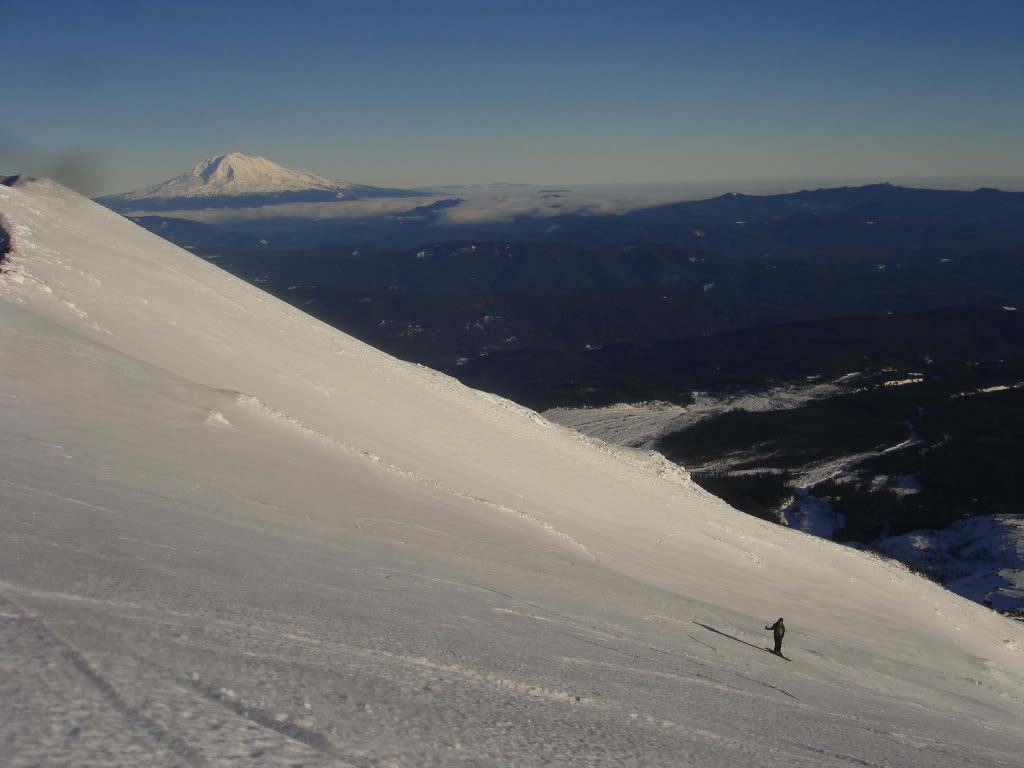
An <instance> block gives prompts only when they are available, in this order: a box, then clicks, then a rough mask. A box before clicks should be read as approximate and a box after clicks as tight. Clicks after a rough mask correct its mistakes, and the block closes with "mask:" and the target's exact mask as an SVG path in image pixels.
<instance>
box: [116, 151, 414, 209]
mask: <svg viewBox="0 0 1024 768" xmlns="http://www.w3.org/2000/svg"><path fill="white" fill-rule="evenodd" d="M419 194H421V193H418V192H411V191H409V190H404V189H387V188H383V187H371V186H367V185H365V184H353V183H351V182H345V181H334V180H332V179H328V178H326V177H324V176H319V175H317V174H315V173H308V172H306V171H293V170H291V169H290V168H285V167H284V166H283V165H278V164H277V163H275V162H272V161H270V160H267V159H266V158H264V157H252V156H249V155H243V154H241V153H240V152H229V153H227V154H224V155H216V156H215V157H211V158H208V159H206V160H203V161H202V162H200V163H197V164H196V165H194V166H192V167H191V168H189V169H188V170H187V171H185V172H184V173H182V174H181V175H179V176H175V177H174V178H173V179H169V180H167V181H165V182H163V183H161V184H156V185H154V186H151V187H145V188H143V189H138V190H133V191H131V192H124V193H121V194H116V195H106V196H104V197H98V198H96V202H98V203H100V204H101V205H105V206H106V207H107V208H110V209H112V210H114V211H118V212H119V213H125V212H128V211H168V210H182V209H193V210H194V209H200V208H248V207H254V206H262V205H276V204H279V203H314V202H330V201H339V200H356V199H359V198H364V197H413V196H417V195H419Z"/></svg>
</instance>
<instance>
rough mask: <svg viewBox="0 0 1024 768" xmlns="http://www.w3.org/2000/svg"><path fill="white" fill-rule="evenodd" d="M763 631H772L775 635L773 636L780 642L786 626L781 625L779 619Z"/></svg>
mask: <svg viewBox="0 0 1024 768" xmlns="http://www.w3.org/2000/svg"><path fill="white" fill-rule="evenodd" d="M765 629H770V630H772V631H773V632H774V633H775V636H776V637H777V638H779V639H780V640H781V639H782V637H783V636H784V635H785V634H786V625H785V624H783V623H782V619H779V620H778V621H776V622H775V623H774V624H772V625H771V626H770V627H765Z"/></svg>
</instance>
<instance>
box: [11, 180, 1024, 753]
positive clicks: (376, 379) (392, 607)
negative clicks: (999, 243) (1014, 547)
mask: <svg viewBox="0 0 1024 768" xmlns="http://www.w3.org/2000/svg"><path fill="white" fill-rule="evenodd" d="M0 215H2V217H3V220H4V221H5V222H6V226H7V228H8V229H9V230H10V233H11V236H12V245H13V250H12V253H11V255H10V264H9V265H8V271H7V272H6V273H4V274H2V275H0V355H2V361H3V364H2V366H0V424H2V429H0V521H2V527H0V635H2V639H0V701H2V704H3V713H4V716H3V717H2V718H0V764H3V765H9V766H22V767H27V766H57V765H62V766H63V765H77V766H82V765H104V766H114V765H120V766H223V765H229V764H235V765H246V766H250V765H251V766H285V765H287V766H295V765H303V766H339V765H341V766H535V765H573V766H615V767H616V768H621V767H622V766H660V765H664V766H680V765H692V766H730V767H734V766H786V768H792V767H793V766H844V767H849V766H874V767H880V766H887V767H888V766H922V767H923V766H929V767H932V766H949V767H950V768H954V767H955V768H963V767H964V766H1004V767H1006V768H1009V767H1010V766H1019V765H1020V745H1021V744H1022V743H1024V718H1022V716H1024V693H1022V690H1024V687H1022V686H1024V656H1022V653H1024V627H1022V625H1021V624H1019V623H1016V622H1013V621H1011V620H1008V619H1006V618H1004V617H1001V616H999V615H997V614H995V613H993V612H992V611H989V610H987V609H985V608H983V607H981V606H978V605H976V604H973V603H971V602H969V601H967V600H965V599H963V598H960V597H958V596H956V595H954V594H952V593H950V592H947V591H945V590H943V589H941V588H939V587H937V586H936V585H934V584H932V583H930V582H928V581H927V580H925V579H922V578H920V577H918V576H916V575H914V574H912V573H910V572H908V571H907V570H905V569H903V568H901V567H898V566H895V565H892V564H890V563H887V562H884V561H882V560H881V559H879V558H876V557H872V556H869V555H866V554H863V553H860V552H857V551H854V550H852V549H849V548H845V547H841V546H838V545H835V544H832V543H830V542H827V541H824V540H821V539H817V538H814V537H812V536H808V535H805V534H802V533H799V532H796V531H791V530H788V529H784V528H781V527H779V526H775V525H771V524H768V523H765V522H762V521H759V520H757V519H754V518H751V517H748V516H746V515H743V514H741V513H739V512H737V511H735V510H733V509H731V508H729V507H728V506H726V505H725V504H724V503H723V502H721V501H719V500H718V499H716V498H714V497H711V496H709V495H708V494H706V493H704V492H703V491H701V490H700V489H699V488H697V487H695V486H694V485H693V484H692V483H691V482H690V481H689V479H688V477H687V475H686V473H685V472H683V471H682V470H680V469H678V468H677V467H674V466H673V465H671V464H669V463H667V462H665V461H664V460H661V459H659V457H657V456H656V455H653V454H651V453H649V452H644V451H640V450H631V449H625V448H614V447H610V446H608V445H606V444H602V443H599V442H597V441H592V440H590V439H588V438H586V437H583V436H581V435H579V434H577V433H575V432H573V431H570V430H569V429H567V428H564V427H560V426H557V425H555V424H552V423H551V422H549V421H546V420H545V419H543V418H541V417H540V416H538V415H537V414H536V413H533V412H531V411H528V410H526V409H524V408H521V407H518V406H516V405H514V404H512V403H510V402H508V401H505V400H502V399H500V398H496V397H493V396H489V395H484V394H481V393H478V392H475V391H473V390H470V389H467V388H465V387H463V386H462V385H460V384H458V383H457V382H456V381H454V380H453V379H450V378H448V377H445V376H443V375H440V374H438V373H435V372H433V371H430V370H427V369H424V368H421V367H417V366H414V365H409V364H406V363H402V362H399V361H396V360H394V359H392V358H390V357H388V356H386V355H384V354H382V353H380V352H378V351H376V350H374V349H371V348H369V347H367V346H365V345H363V344H361V343H359V342H357V341H355V340H353V339H352V338H350V337H348V336H345V335H344V334H342V333H339V332H337V331H335V330H333V329H331V328H329V327H328V326H326V325H324V324H322V323H320V322H318V321H316V320H314V319H311V318H309V317H308V316H306V315H304V314H302V313H301V312H299V311H298V310H296V309H294V308H292V307H289V306H287V305H285V304H283V303H281V302H279V301H277V300H275V299H273V298H271V297H269V296H267V295H265V294H263V293H261V292H260V291H259V290H258V289H257V288H255V287H253V286H251V285H248V284H246V283H243V282H241V281H239V280H237V279H235V278H233V277H231V276H229V275H227V274H226V273H223V272H221V271H219V270H218V269H217V268H216V267H214V266H212V265H210V264H207V263H205V262H203V261H202V260H200V259H198V258H196V257H194V256H192V255H190V254H188V253H187V252H185V251H182V250H179V249H178V248H176V247H174V246H172V245H170V244H169V243H167V242H165V241H163V240H161V239H159V238H158V237H156V236H154V235H150V234H149V233H148V232H146V231H144V230H142V229H140V228H138V227H136V226H135V225H133V224H131V223H130V222H129V221H127V220H126V219H123V218H121V217H119V216H117V215H115V214H113V213H111V212H109V211H107V210H105V209H103V208H101V207H100V206H98V205H96V204H94V203H92V202H90V201H88V200H85V199H84V198H81V197H79V196H77V195H75V194H74V193H72V192H69V191H68V190H66V189H64V188H62V187H60V186H58V185H56V184H53V183H51V182H46V181H40V182H28V183H23V184H20V185H18V186H15V187H4V186H0ZM779 616H783V617H785V619H786V623H787V625H788V627H789V632H788V634H787V636H786V639H785V644H784V652H786V654H787V655H788V656H789V657H790V658H791V659H792V660H793V661H792V662H787V661H784V660H782V659H779V658H777V657H775V656H773V655H771V654H770V653H766V652H765V651H764V650H763V646H764V645H766V643H767V637H766V634H767V633H766V632H765V631H764V630H763V629H762V627H763V626H764V625H765V624H766V623H770V622H773V621H774V620H775V619H776V618H778V617H779Z"/></svg>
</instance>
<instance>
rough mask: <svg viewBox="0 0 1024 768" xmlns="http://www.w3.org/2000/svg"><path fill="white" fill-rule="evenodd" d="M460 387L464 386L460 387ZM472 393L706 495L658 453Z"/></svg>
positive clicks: (494, 397)
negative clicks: (611, 440)
mask: <svg viewBox="0 0 1024 768" xmlns="http://www.w3.org/2000/svg"><path fill="white" fill-rule="evenodd" d="M441 375H444V374H441ZM449 378H451V377H449ZM453 381H457V379H453ZM460 386H464V385H461V384H460ZM472 391H473V392H474V393H475V394H476V395H477V396H478V397H480V398H481V399H483V400H485V401H487V402H489V403H491V404H492V405H497V406H499V407H501V408H503V409H505V410H507V411H512V412H514V413H517V414H518V415H519V416H521V417H522V418H524V419H527V420H529V421H532V422H534V423H535V424H538V425H540V426H542V427H544V428H546V429H555V430H557V431H558V432H559V433H560V434H561V435H563V436H564V437H566V438H568V439H570V440H572V441H573V442H576V443H580V444H582V445H587V446H590V448H591V449H593V450H595V451H597V452H598V453H602V454H604V455H606V456H614V457H615V458H616V459H618V460H619V461H621V462H623V463H624V464H628V465H629V466H631V467H633V468H634V469H638V470H640V471H641V472H643V473H645V474H653V475H654V476H655V477H657V478H659V479H661V480H667V481H668V482H670V483H674V484H676V485H679V486H681V487H683V488H685V489H687V490H688V491H694V490H696V491H698V492H700V493H703V489H702V488H700V486H698V485H697V484H696V483H694V482H693V479H692V478H691V477H690V473H689V472H688V471H687V470H686V468H685V467H682V466H680V465H679V464H675V463H673V462H671V461H669V460H668V459H666V458H665V457H664V455H662V454H661V453H659V452H658V451H654V450H650V449H647V448H633V447H630V446H625V445H617V444H615V443H610V442H608V441H607V440H602V439H601V438H599V437H593V436H592V435H588V434H585V433H583V432H581V431H579V430H578V429H575V428H573V427H572V426H567V425H565V424H560V423H559V422H557V421H553V420H552V419H549V418H547V417H546V416H544V414H541V413H537V412H536V411H533V410H531V409H529V408H527V407H525V406H522V405H519V404H518V403H515V402H513V401H512V400H509V399H507V398H504V397H501V396H499V395H494V394H491V393H489V392H482V391H480V390H472ZM594 410H597V409H594Z"/></svg>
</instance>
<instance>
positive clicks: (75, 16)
mask: <svg viewBox="0 0 1024 768" xmlns="http://www.w3.org/2000/svg"><path fill="white" fill-rule="evenodd" d="M0 18H3V19H4V22H5V27H6V28H7V30H8V34H7V35H6V36H5V52H4V64H3V66H2V68H0V88H2V94H3V100H4V102H3V103H4V108H3V112H4V119H3V121H2V124H0V173H14V172H27V173H33V174H36V175H50V176H58V177H61V178H62V180H64V181H65V182H66V183H71V185H72V186H75V187H76V188H78V189H80V191H83V192H85V193H87V194H105V193H113V192H121V191H126V190H128V189H131V188H137V187H140V186H146V185H150V184H155V183H157V182H160V181H163V180H165V179H167V178H170V177H172V176H174V175H177V174H179V173H181V172H182V171H184V170H185V169H187V168H188V167H190V166H191V165H193V164H195V163H197V162H199V161H200V160H202V159H204V158H206V157H210V156H212V155H216V154H221V153H224V152H230V151H237V152H243V153H245V154H251V155H261V156H264V157H267V158H269V159H271V160H273V161H275V162H278V163H280V164H282V165H285V166H287V167H290V168H294V169H297V170H306V171H312V172H315V173H319V174H322V175H325V176H329V177H334V178H342V179H345V180H349V181H357V182H361V183H367V184H376V185H381V186H426V185H438V184H455V183H487V182H495V181H507V182H528V183H537V184H587V183H622V182H688V181H703V180H731V179H736V180H739V179H773V178H826V177H827V178H850V179H867V180H884V179H888V178H899V177H928V176H942V177H950V176H1022V175H1024V139H1022V137H1024V46H1022V45H1021V43H1020V31H1021V29H1024V2H1020V0H978V2H975V3H973V4H970V5H968V4H965V3H962V2H947V0H929V1H928V2H924V1H923V0H921V1H919V0H890V2H884V3H883V2H874V1H873V0H866V1H864V2H857V3H853V2H834V3H823V2H820V0H819V2H813V3H812V2H786V1H785V0H782V1H781V2H777V3H774V4H766V3H763V2H745V1H742V2H740V1H737V2H728V0H724V1H722V2H714V3H712V2H689V3H688V2H681V1H680V0H676V1H675V2H649V1H644V0H637V1H636V2H632V3H630V4H628V6H627V4H624V3H621V2H603V0H591V1H590V2H586V3H584V2H557V1H555V0H549V2H532V1H530V0H524V1H520V2H515V3H510V2H508V3H487V2H461V1H447V0H439V2H434V3H422V2H400V1H394V2H390V1H388V0H381V1H380V2H375V3H349V2H312V1H310V2H302V1H301V0H298V1H297V2H291V3H259V2H253V0H249V2H244V3H242V2H233V1H222V2H216V3H200V2H176V3H167V2H159V3H157V2H121V1H117V0H105V1H104V2H97V3H91V2H89V3H87V2H77V1H71V0H69V1H68V2H53V1H52V0H36V1H35V2H33V3H24V2H14V1H13V0H0Z"/></svg>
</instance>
